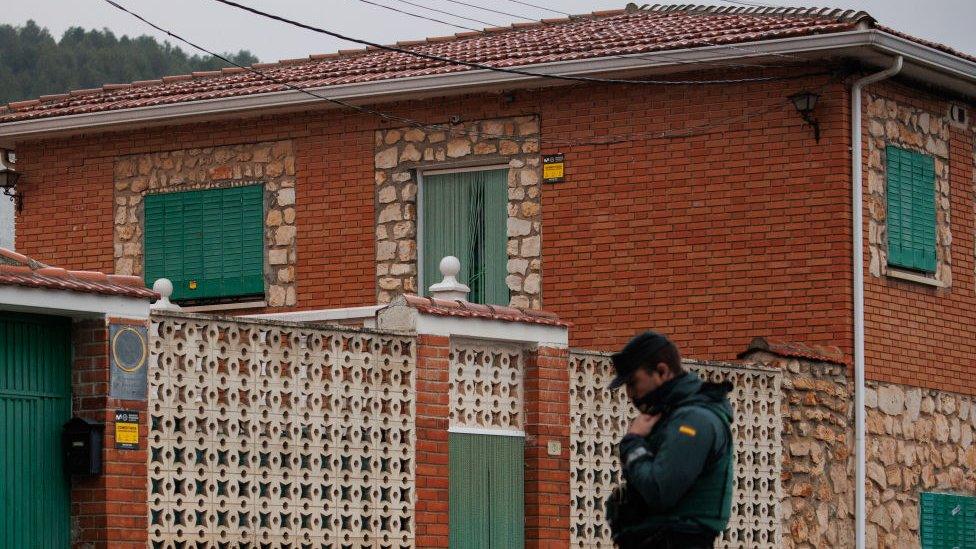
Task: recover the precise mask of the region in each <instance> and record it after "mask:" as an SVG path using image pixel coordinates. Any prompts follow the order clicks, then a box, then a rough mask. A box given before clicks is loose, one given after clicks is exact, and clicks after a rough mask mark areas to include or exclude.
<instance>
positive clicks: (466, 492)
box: [449, 433, 525, 549]
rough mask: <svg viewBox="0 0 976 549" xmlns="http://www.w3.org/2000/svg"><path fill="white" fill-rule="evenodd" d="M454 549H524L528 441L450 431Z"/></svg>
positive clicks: (451, 507) (452, 545)
mask: <svg viewBox="0 0 976 549" xmlns="http://www.w3.org/2000/svg"><path fill="white" fill-rule="evenodd" d="M449 444H450V454H451V455H450V477H451V480H450V524H451V545H450V546H451V549H521V548H522V547H523V545H524V540H525V518H524V517H525V514H524V499H525V498H524V476H523V471H524V468H525V439H524V438H522V437H518V436H499V435H482V434H468V433H450V435H449Z"/></svg>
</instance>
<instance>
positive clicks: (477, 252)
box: [418, 168, 511, 306]
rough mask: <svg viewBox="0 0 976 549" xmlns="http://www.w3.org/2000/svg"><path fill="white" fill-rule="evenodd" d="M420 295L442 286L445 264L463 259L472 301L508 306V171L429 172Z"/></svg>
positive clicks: (423, 199)
mask: <svg viewBox="0 0 976 549" xmlns="http://www.w3.org/2000/svg"><path fill="white" fill-rule="evenodd" d="M421 194H422V196H421V210H422V211H421V231H420V242H419V243H418V247H419V248H420V250H421V257H422V279H421V288H420V291H421V293H422V295H427V289H428V288H429V287H430V285H431V284H434V283H437V282H440V278H441V276H440V269H439V265H440V261H441V259H443V258H444V257H445V256H448V255H453V256H455V257H457V258H458V259H459V260H460V261H461V272H460V273H459V275H458V281H459V282H461V283H462V284H467V285H468V286H469V287H470V288H471V293H470V294H468V301H471V302H472V303H484V304H492V305H506V306H507V305H508V304H509V301H510V299H511V297H510V294H509V289H508V283H507V282H505V278H506V277H507V276H508V230H507V227H508V169H507V168H504V169H487V170H473V171H460V172H450V173H438V174H424V176H423V180H422V188H421Z"/></svg>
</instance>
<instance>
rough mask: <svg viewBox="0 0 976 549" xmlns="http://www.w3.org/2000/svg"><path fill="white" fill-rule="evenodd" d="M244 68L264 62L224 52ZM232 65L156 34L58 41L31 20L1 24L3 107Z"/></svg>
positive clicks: (95, 34) (71, 32)
mask: <svg viewBox="0 0 976 549" xmlns="http://www.w3.org/2000/svg"><path fill="white" fill-rule="evenodd" d="M223 55H224V56H225V57H227V58H228V59H231V60H233V61H234V62H235V63H239V64H241V65H250V64H251V63H256V62H257V61H258V58H257V57H255V56H254V55H253V54H252V53H251V52H249V51H247V50H241V51H239V52H237V53H236V54H230V53H228V54H223ZM224 66H227V65H226V63H224V62H223V61H221V60H220V59H217V58H215V57H211V56H209V55H208V56H200V55H193V56H189V55H187V54H186V53H185V52H184V51H183V50H181V49H179V48H177V47H175V46H173V45H172V44H170V43H169V42H163V43H159V42H157V41H156V39H155V38H153V37H151V36H139V37H137V38H130V37H128V36H122V38H117V37H116V36H115V34H114V33H112V31H110V30H108V29H103V30H89V31H86V30H85V29H82V28H80V27H72V28H70V29H68V30H67V31H65V33H64V35H63V36H61V40H60V41H57V40H55V39H54V37H52V36H51V33H50V32H48V30H47V29H44V28H41V27H39V26H37V24H36V23H35V22H34V21H28V22H27V23H26V24H25V25H24V26H22V27H14V26H11V25H0V105H2V104H6V103H9V102H11V101H17V100H21V99H31V98H35V97H38V96H40V95H44V94H53V93H63V92H66V91H69V90H75V89H82V88H95V87H99V86H101V85H102V84H108V83H127V82H132V81H134V80H150V79H153V78H159V77H161V76H166V75H172V74H187V73H190V72H192V71H206V70H215V69H219V68H221V67H224Z"/></svg>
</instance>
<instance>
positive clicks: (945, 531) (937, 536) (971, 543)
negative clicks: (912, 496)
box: [919, 492, 976, 549]
mask: <svg viewBox="0 0 976 549" xmlns="http://www.w3.org/2000/svg"><path fill="white" fill-rule="evenodd" d="M919 507H920V510H919V534H920V536H921V538H922V540H921V541H922V548H923V549H952V548H957V547H958V548H962V547H976V497H972V496H960V495H955V494H938V493H934V492H922V494H920V496H919Z"/></svg>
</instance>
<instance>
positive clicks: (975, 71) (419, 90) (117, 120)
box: [0, 29, 976, 145]
mask: <svg viewBox="0 0 976 549" xmlns="http://www.w3.org/2000/svg"><path fill="white" fill-rule="evenodd" d="M852 48H871V49H873V50H877V51H879V52H881V53H887V54H894V55H903V56H905V58H906V59H909V60H912V61H913V62H914V63H916V64H918V65H919V66H922V67H926V68H928V69H930V70H935V71H938V72H940V73H943V74H946V75H949V76H951V77H953V78H957V79H963V80H968V81H969V82H970V85H972V86H973V90H974V95H976V62H973V61H970V60H967V59H964V58H961V57H958V56H956V55H952V54H949V53H946V52H943V51H940V50H937V49H935V48H931V47H928V46H925V45H922V44H918V43H915V42H912V41H910V40H907V39H904V38H900V37H897V36H894V35H892V34H889V33H885V32H882V31H878V30H873V29H867V30H855V31H849V32H839V33H831V34H823V35H812V36H802V37H794V38H781V39H776V40H763V41H760V42H749V43H742V44H733V45H721V46H709V47H702V48H693V49H688V50H666V51H660V52H649V53H642V54H633V55H625V56H620V57H598V58H593V59H583V60H572V61H560V62H555V63H542V64H537V65H525V66H521V67H518V68H521V69H525V70H531V71H533V72H536V73H539V74H540V75H551V74H563V75H598V74H607V73H621V72H627V71H638V70H646V69H653V68H670V69H681V68H682V67H688V66H689V65H688V64H689V63H694V64H696V65H698V67H696V68H701V66H702V65H705V66H707V64H708V63H721V62H723V61H729V60H734V59H754V58H767V57H770V56H784V55H786V56H796V55H799V54H811V53H817V52H827V53H834V54H840V53H844V50H850V49H852ZM848 53H849V52H848ZM861 53H862V56H863V52H861ZM542 82H545V83H546V85H551V84H553V83H554V82H555V81H551V80H548V81H546V80H544V79H542V78H541V77H530V76H524V75H518V74H508V73H498V72H494V71H488V70H467V71H459V72H455V73H449V74H439V75H430V76H417V77H410V78H394V79H388V80H379V81H376V82H364V83H357V84H342V85H336V86H324V87H317V88H309V91H312V92H315V93H317V94H319V95H323V96H326V97H330V98H333V99H339V100H343V101H347V102H353V103H377V102H380V101H390V100H394V99H403V98H406V97H415V96H417V95H423V94H441V95H444V94H448V93H467V92H470V91H471V90H472V89H477V88H492V87H495V88H497V87H502V86H505V87H517V86H537V85H540V84H541V83H542ZM313 106H315V107H319V106H328V104H326V103H325V101H323V100H321V99H316V98H314V97H310V96H309V95H307V94H305V93H302V92H299V91H295V90H290V91H282V92H272V93H262V94H256V95H247V96H239V97H225V98H217V99H206V100H200V101H191V102H186V103H174V104H165V105H155V106H148V107H135V108H130V109H119V110H114V111H104V112H96V113H90V114H76V115H67V116H57V117H51V118H41V119H37V120H23V121H17V122H7V123H3V124H0V144H6V145H12V144H13V142H15V141H19V140H24V139H31V138H40V137H42V136H44V135H46V134H55V133H61V134H64V133H71V132H77V131H79V130H90V129H108V128H113V129H114V128H120V127H125V126H147V125H150V124H161V123H176V122H178V121H187V120H190V119H201V118H214V117H219V116H222V115H224V116H227V115H230V114H232V113H241V112H247V111H259V110H270V109H280V110H300V109H303V108H311V107H313Z"/></svg>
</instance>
